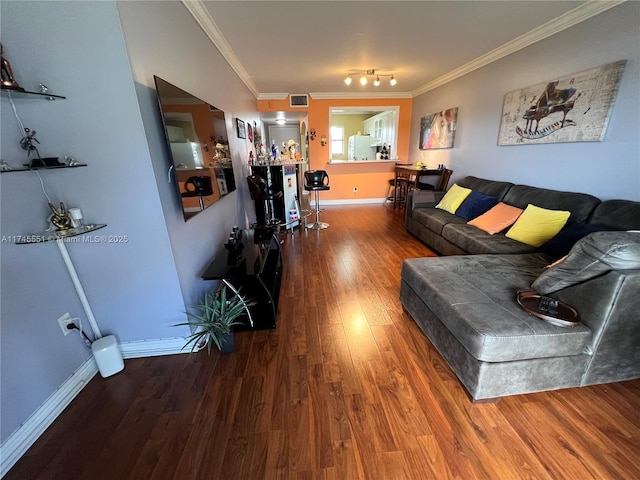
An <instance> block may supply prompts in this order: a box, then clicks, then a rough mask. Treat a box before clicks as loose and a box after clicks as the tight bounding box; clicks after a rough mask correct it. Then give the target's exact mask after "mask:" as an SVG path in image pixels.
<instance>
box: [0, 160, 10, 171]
mask: <svg viewBox="0 0 640 480" xmlns="http://www.w3.org/2000/svg"><path fill="white" fill-rule="evenodd" d="M9 170H11V167H10V166H9V164H8V163H7V161H6V160H0V172H8V171H9Z"/></svg>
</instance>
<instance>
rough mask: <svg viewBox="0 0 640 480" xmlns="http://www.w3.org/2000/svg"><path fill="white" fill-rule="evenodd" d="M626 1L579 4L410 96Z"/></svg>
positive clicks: (420, 93)
mask: <svg viewBox="0 0 640 480" xmlns="http://www.w3.org/2000/svg"><path fill="white" fill-rule="evenodd" d="M626 1H627V0H610V1H600V0H591V1H589V2H587V3H585V4H583V5H580V6H579V7H576V8H574V9H573V10H570V11H568V12H567V13H565V14H563V15H560V16H559V17H557V18H554V19H553V20H550V21H548V22H547V23H545V24H542V25H540V26H539V27H536V28H534V29H533V30H530V31H529V32H527V33H525V34H523V35H520V36H519V37H517V38H515V39H514V40H511V41H510V42H507V43H505V44H504V45H502V46H500V47H498V48H496V49H494V50H491V51H490V52H488V53H486V54H484V55H481V56H480V57H478V58H476V59H475V60H472V61H471V62H469V63H466V64H464V65H462V66H461V67H458V68H456V69H454V70H451V71H450V72H449V73H447V74H445V75H442V76H441V77H438V78H436V79H435V80H433V81H431V82H429V83H427V84H426V85H424V86H422V87H420V88H418V89H417V90H414V91H413V92H412V93H411V95H412V97H417V96H418V95H422V94H423V93H427V92H429V91H431V90H433V89H435V88H438V87H441V86H442V85H445V84H447V83H449V82H451V81H453V80H456V79H457V78H460V77H462V76H464V75H466V74H468V73H471V72H473V71H474V70H477V69H479V68H482V67H484V66H486V65H489V64H490V63H493V62H495V61H497V60H500V59H501V58H503V57H506V56H507V55H511V54H512V53H515V52H517V51H519V50H522V49H523V48H525V47H528V46H529V45H532V44H534V43H536V42H539V41H541V40H544V39H545V38H547V37H550V36H552V35H555V34H556V33H559V32H561V31H563V30H566V29H567V28H570V27H573V26H574V25H577V24H578V23H580V22H584V21H585V20H588V19H590V18H591V17H594V16H596V15H599V14H601V13H602V12H605V11H607V10H609V9H610V8H613V7H616V6H618V5H620V4H621V3H624V2H626Z"/></svg>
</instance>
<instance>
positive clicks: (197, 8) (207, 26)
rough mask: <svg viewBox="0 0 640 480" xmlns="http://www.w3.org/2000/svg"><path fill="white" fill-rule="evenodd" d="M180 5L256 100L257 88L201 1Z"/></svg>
mask: <svg viewBox="0 0 640 480" xmlns="http://www.w3.org/2000/svg"><path fill="white" fill-rule="evenodd" d="M181 1H182V4H183V5H184V6H185V7H186V9H187V10H188V11H189V13H190V14H191V16H192V17H193V18H194V19H195V21H196V22H198V25H200V27H201V28H202V30H203V31H204V33H205V34H206V35H207V37H209V40H211V41H212V42H213V44H214V45H215V46H216V48H217V49H218V50H219V51H220V54H221V55H222V56H223V57H224V59H225V60H226V61H227V63H228V64H229V66H230V67H231V68H232V69H233V71H234V72H236V74H237V75H238V77H240V80H242V83H244V84H245V85H246V86H247V88H248V89H249V91H250V92H251V93H252V94H253V96H254V97H256V98H258V96H259V95H260V92H259V91H258V88H257V87H256V86H255V84H254V83H253V80H251V77H250V76H249V74H248V73H247V71H246V70H245V69H244V67H243V66H242V63H241V62H240V59H239V58H238V57H237V56H236V54H235V53H234V52H233V50H232V49H231V46H230V45H229V43H227V40H226V39H225V38H224V36H223V35H222V32H220V29H219V28H218V26H217V25H216V22H214V21H213V18H211V15H209V12H207V9H206V8H205V7H204V4H203V3H202V1H201V0H197V1H190V0H181Z"/></svg>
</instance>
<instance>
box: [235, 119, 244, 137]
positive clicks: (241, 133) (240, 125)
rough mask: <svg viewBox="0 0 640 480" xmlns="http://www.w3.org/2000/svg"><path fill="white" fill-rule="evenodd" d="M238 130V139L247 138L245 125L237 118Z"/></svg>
mask: <svg viewBox="0 0 640 480" xmlns="http://www.w3.org/2000/svg"><path fill="white" fill-rule="evenodd" d="M236 129H237V131H238V138H247V130H246V127H245V124H244V122H243V121H242V120H240V119H239V118H236Z"/></svg>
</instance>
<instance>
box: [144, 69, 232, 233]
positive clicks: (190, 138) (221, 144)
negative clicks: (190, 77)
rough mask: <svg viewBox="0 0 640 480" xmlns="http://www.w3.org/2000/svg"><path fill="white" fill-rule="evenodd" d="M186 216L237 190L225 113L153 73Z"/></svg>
mask: <svg viewBox="0 0 640 480" xmlns="http://www.w3.org/2000/svg"><path fill="white" fill-rule="evenodd" d="M154 79H155V83H156V91H157V92H158V102H159V104H160V111H161V114H162V122H163V125H164V129H165V136H166V139H167V145H168V146H169V150H170V152H171V161H172V164H173V168H174V169H175V179H176V182H175V183H176V186H177V188H178V194H179V195H180V200H181V202H182V211H183V214H184V219H185V221H186V220H189V219H190V218H192V217H193V216H195V215H196V214H198V213H200V212H201V211H203V210H204V209H205V208H207V207H209V206H211V205H213V204H214V203H215V202H217V201H218V200H220V199H221V198H223V197H225V196H226V195H228V194H229V193H230V192H233V191H234V190H235V189H236V181H235V178H234V175H233V165H232V163H231V151H230V150H229V140H228V136H227V126H226V120H225V116H224V112H223V111H222V110H220V109H219V108H216V107H214V106H213V105H209V104H208V103H207V102H205V101H203V100H200V99H199V98H197V97H196V96H194V95H192V94H190V93H187V92H185V91H184V90H182V89H180V88H178V87H176V86H175V85H172V84H170V83H169V82H167V81H165V80H163V79H161V78H160V77H157V76H154Z"/></svg>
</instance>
